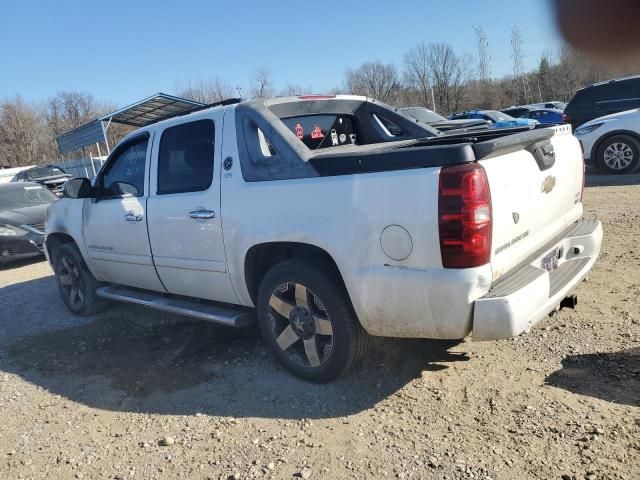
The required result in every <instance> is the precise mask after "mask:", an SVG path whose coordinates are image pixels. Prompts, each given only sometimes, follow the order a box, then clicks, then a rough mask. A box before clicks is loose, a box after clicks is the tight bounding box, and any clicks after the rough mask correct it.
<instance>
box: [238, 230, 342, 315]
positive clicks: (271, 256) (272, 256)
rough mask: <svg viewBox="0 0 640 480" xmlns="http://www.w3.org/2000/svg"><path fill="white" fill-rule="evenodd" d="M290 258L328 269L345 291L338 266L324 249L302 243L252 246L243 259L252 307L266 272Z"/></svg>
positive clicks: (275, 243) (245, 279) (277, 242)
mask: <svg viewBox="0 0 640 480" xmlns="http://www.w3.org/2000/svg"><path fill="white" fill-rule="evenodd" d="M291 258H300V259H304V260H307V261H309V262H310V263H314V264H321V265H323V266H325V267H328V268H329V269H330V270H331V271H332V272H333V273H335V275H336V278H337V279H338V280H339V282H340V283H341V285H342V286H343V288H345V290H346V286H345V282H344V279H343V277H342V274H341V273H340V269H339V267H338V264H337V263H336V261H335V260H334V258H333V257H332V256H331V254H329V252H327V251H326V250H325V249H323V248H321V247H318V246H317V245H313V244H309V243H302V242H279V241H274V242H265V243H259V244H256V245H253V246H252V247H251V248H249V250H247V253H246V254H245V257H244V281H245V283H246V287H247V291H248V292H249V296H250V297H251V301H252V302H253V304H254V305H255V304H256V301H257V298H258V289H259V288H260V283H261V282H262V279H263V278H264V276H265V275H266V274H267V272H268V271H269V270H270V269H271V268H272V267H274V266H275V265H277V264H278V263H281V262H283V261H285V260H289V259H291Z"/></svg>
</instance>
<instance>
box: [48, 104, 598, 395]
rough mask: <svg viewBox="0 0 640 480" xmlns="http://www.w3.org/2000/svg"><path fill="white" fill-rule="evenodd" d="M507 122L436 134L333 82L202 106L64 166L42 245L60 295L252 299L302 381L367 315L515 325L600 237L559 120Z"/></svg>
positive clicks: (340, 349)
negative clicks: (98, 161) (339, 91)
mask: <svg viewBox="0 0 640 480" xmlns="http://www.w3.org/2000/svg"><path fill="white" fill-rule="evenodd" d="M516 130H518V133H517V134H516V135H512V133H513V130H507V129H504V130H496V129H487V130H480V131H478V132H474V135H473V136H472V137H471V138H470V137H469V134H468V133H465V132H462V133H460V134H458V135H455V134H445V135H443V134H437V133H435V131H434V130H433V129H431V128H430V127H428V126H426V125H422V124H419V123H416V122H414V121H411V120H410V119H408V118H407V117H405V116H403V115H401V114H399V113H397V112H396V111H395V110H394V109H393V108H391V107H388V106H386V105H384V104H381V103H379V102H377V101H373V100H371V99H369V98H367V97H359V96H350V95H345V96H342V95H339V96H304V97H284V98H276V99H255V100H252V101H247V102H241V103H227V104H222V105H218V106H209V107H207V108H203V109H200V110H197V111H194V112H192V113H190V114H187V115H182V116H177V117H174V118H170V119H167V120H164V121H161V122H157V123H153V124H150V125H147V126H145V127H143V128H140V129H138V130H136V131H134V132H132V133H130V134H129V135H127V136H126V137H125V138H124V139H123V140H122V141H121V142H120V143H119V145H118V146H117V147H116V148H115V149H114V151H113V152H112V153H111V155H110V156H109V158H108V160H107V162H106V164H105V166H104V167H103V168H102V170H101V171H100V173H99V174H98V176H97V177H96V179H95V180H94V182H93V184H91V183H90V182H89V180H88V179H72V180H70V181H69V182H67V184H66V185H65V198H63V199H62V200H60V201H59V202H56V203H55V204H53V205H52V206H51V207H50V208H49V211H48V221H47V225H46V241H45V245H46V248H45V251H46V254H47V256H48V258H49V261H50V262H51V265H52V267H53V270H54V272H55V275H56V279H57V282H58V287H59V290H60V293H61V295H62V298H63V300H64V302H65V304H66V305H67V307H68V308H69V309H70V310H71V311H72V312H73V313H76V314H79V315H88V314H91V313H93V312H95V311H97V310H98V309H99V308H101V307H102V306H103V301H104V300H105V299H111V300H117V301H124V302H131V303H135V304H141V305H146V306H149V307H152V308H156V309H159V310H163V311H169V312H174V313H180V314H184V315H187V316H190V317H194V318H200V319H203V320H209V321H213V322H218V323H222V324H225V325H229V326H236V327H239V326H246V325H250V324H251V321H252V318H253V313H252V312H254V311H255V313H256V314H257V323H258V326H259V328H260V330H261V332H262V335H263V337H264V339H265V343H266V345H267V347H268V348H269V349H270V350H271V351H272V353H273V354H274V355H275V357H276V358H277V359H278V360H279V361H280V362H281V363H282V364H283V365H284V367H285V368H287V369H288V370H289V371H291V372H292V373H294V374H296V375H298V376H300V377H302V378H305V379H308V380H313V381H318V382H323V381H328V380H331V379H333V378H336V377H337V376H338V375H340V374H342V373H344V372H346V371H347V370H349V369H350V368H351V367H353V366H354V365H356V364H357V362H358V360H359V359H361V358H362V356H363V355H364V352H365V350H366V346H367V344H368V340H367V338H368V335H379V336H399V337H423V338H440V339H461V338H464V337H466V336H467V335H469V334H471V333H472V334H473V339H474V340H490V339H499V338H508V337H513V336H516V335H519V334H521V333H524V332H526V331H528V330H529V329H530V328H531V327H532V326H533V325H535V324H536V323H537V322H538V321H539V320H541V319H542V318H544V317H545V316H546V315H547V314H548V313H549V312H551V311H553V310H555V309H556V308H557V307H558V306H559V305H564V303H563V300H564V299H565V298H566V297H567V296H568V295H570V293H571V292H572V291H573V290H574V288H575V287H576V286H577V285H578V284H579V282H580V281H581V280H582V279H583V278H584V277H585V275H587V273H588V272H589V271H590V270H591V267H592V266H593V264H594V263H595V261H596V258H597V256H598V252H599V250H600V245H601V241H602V226H601V224H600V222H598V221H597V220H583V219H582V212H583V208H582V201H581V199H582V191H583V160H582V152H581V150H580V145H579V143H578V141H577V140H576V138H575V137H574V136H573V135H571V134H570V133H569V131H568V129H566V128H564V127H562V126H558V127H548V128H541V129H516ZM152 139H153V141H152ZM223 139H224V141H223ZM87 199H90V201H87Z"/></svg>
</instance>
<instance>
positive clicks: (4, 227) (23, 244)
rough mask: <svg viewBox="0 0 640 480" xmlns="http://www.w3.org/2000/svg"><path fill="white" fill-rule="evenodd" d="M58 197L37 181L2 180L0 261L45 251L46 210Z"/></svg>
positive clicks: (0, 262)
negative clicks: (43, 248)
mask: <svg viewBox="0 0 640 480" xmlns="http://www.w3.org/2000/svg"><path fill="white" fill-rule="evenodd" d="M56 200H58V197H56V196H55V195H54V194H53V193H51V191H49V190H48V189H46V188H44V187H43V186H42V185H39V184H37V183H3V184H0V264H4V263H7V262H10V261H14V260H21V259H25V258H30V257H34V256H38V255H42V253H43V251H42V244H43V242H44V218H45V212H46V209H47V207H48V206H49V205H50V204H51V203H53V202H55V201H56Z"/></svg>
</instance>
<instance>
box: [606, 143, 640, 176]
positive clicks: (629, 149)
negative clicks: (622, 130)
mask: <svg viewBox="0 0 640 480" xmlns="http://www.w3.org/2000/svg"><path fill="white" fill-rule="evenodd" d="M596 158H597V160H598V165H599V166H600V168H601V169H602V170H604V171H605V172H607V173H613V174H623V173H629V172H632V171H634V170H635V169H636V168H638V165H640V145H639V144H638V141H637V140H636V139H635V138H633V137H631V136H629V135H615V136H613V137H611V138H607V139H606V140H605V141H604V142H602V145H600V146H599V147H598V154H597V157H596Z"/></svg>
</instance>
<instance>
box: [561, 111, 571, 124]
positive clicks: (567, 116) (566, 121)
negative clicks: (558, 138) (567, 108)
mask: <svg viewBox="0 0 640 480" xmlns="http://www.w3.org/2000/svg"><path fill="white" fill-rule="evenodd" d="M562 121H563V122H564V123H569V122H570V121H571V118H569V115H567V114H566V113H563V114H562Z"/></svg>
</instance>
